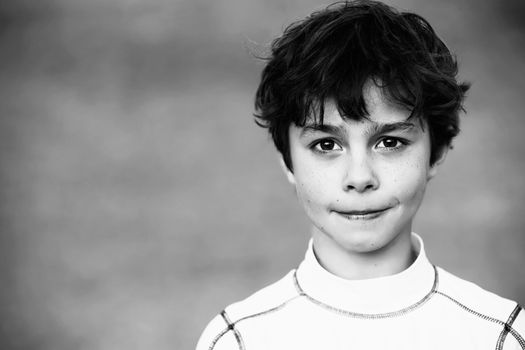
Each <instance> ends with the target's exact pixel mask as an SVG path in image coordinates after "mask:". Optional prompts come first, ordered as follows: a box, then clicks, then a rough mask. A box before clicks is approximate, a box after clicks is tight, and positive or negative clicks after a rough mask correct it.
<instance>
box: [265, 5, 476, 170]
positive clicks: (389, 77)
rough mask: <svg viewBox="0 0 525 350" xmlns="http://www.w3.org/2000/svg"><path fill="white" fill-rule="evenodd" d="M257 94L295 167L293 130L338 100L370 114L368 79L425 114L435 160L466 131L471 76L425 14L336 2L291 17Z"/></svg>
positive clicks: (348, 112) (342, 107)
mask: <svg viewBox="0 0 525 350" xmlns="http://www.w3.org/2000/svg"><path fill="white" fill-rule="evenodd" d="M267 60H268V62H267V64H266V67H265V68H264V70H263V72H262V76H261V82H260V85H259V87H258V89H257V93H256V97H255V109H256V113H255V118H256V122H257V124H258V125H260V126H262V127H265V128H268V130H269V133H270V134H271V136H272V138H273V141H274V143H275V146H276V147H277V149H278V150H279V152H281V154H282V155H283V159H284V162H285V164H286V166H287V167H288V168H289V169H290V170H292V168H293V167H292V162H291V158H290V149H289V139H288V131H289V127H290V125H291V123H295V124H296V125H297V126H304V124H305V122H306V121H307V118H309V117H311V116H314V117H315V120H316V122H317V123H320V124H322V123H323V113H324V104H325V101H327V99H330V100H333V101H334V103H335V104H336V106H337V108H338V110H339V112H340V113H341V115H342V116H343V117H344V118H351V119H355V120H359V119H361V118H367V116H368V111H367V108H366V103H365V100H364V98H363V86H364V85H365V83H366V82H367V81H369V80H370V79H372V80H373V81H374V82H375V83H376V84H377V85H378V86H380V87H381V88H383V91H384V92H386V95H387V96H389V98H390V99H391V100H392V101H393V102H396V103H399V104H401V105H403V106H405V107H407V108H408V109H409V110H410V111H411V116H410V117H411V118H412V117H416V118H423V119H424V120H426V122H427V125H428V128H429V133H430V140H431V155H430V160H429V162H430V164H431V165H432V164H434V162H435V161H436V160H437V159H439V156H440V154H441V152H442V151H443V149H444V147H450V145H451V142H452V139H453V138H454V137H455V136H456V135H457V134H458V133H459V118H458V114H459V112H460V110H462V109H463V107H462V104H463V100H464V97H465V93H466V91H467V90H468V88H469V84H467V83H458V81H457V80H456V75H457V62H456V59H455V57H454V56H453V55H452V54H451V53H450V51H449V50H448V48H447V47H446V46H445V44H444V43H443V41H441V40H440V39H439V38H438V36H437V35H436V33H435V32H434V30H433V29H432V27H431V26H430V24H429V23H428V22H427V21H426V20H425V19H424V18H422V17H421V16H418V15H416V14H413V13H408V12H398V11H397V10H395V9H393V8H391V7H389V6H387V5H385V4H383V3H380V2H376V1H365V0H362V1H345V2H337V3H334V4H332V5H330V6H328V7H327V8H326V9H324V10H321V11H318V12H314V13H313V14H311V15H310V16H309V17H307V18H306V19H304V20H302V21H298V22H295V23H292V24H291V25H290V26H288V27H287V28H286V29H285V31H284V33H283V35H282V36H281V37H279V38H277V39H275V40H274V41H273V42H272V45H271V55H270V57H268V58H267Z"/></svg>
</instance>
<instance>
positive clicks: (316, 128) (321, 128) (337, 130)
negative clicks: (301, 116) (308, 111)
mask: <svg viewBox="0 0 525 350" xmlns="http://www.w3.org/2000/svg"><path fill="white" fill-rule="evenodd" d="M316 132H324V133H327V134H332V135H337V136H346V130H345V128H344V126H342V125H331V124H310V125H305V126H303V128H302V130H301V135H300V136H301V137H303V136H307V135H310V134H315V133H316Z"/></svg>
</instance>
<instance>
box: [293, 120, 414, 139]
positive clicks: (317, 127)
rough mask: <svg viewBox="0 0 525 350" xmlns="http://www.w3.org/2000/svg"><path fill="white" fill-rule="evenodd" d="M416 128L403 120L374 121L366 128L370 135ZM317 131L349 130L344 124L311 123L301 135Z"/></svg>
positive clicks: (329, 132) (332, 132)
mask: <svg viewBox="0 0 525 350" xmlns="http://www.w3.org/2000/svg"><path fill="white" fill-rule="evenodd" d="M414 128H416V125H415V124H414V123H411V122H407V121H403V122H396V123H376V122H372V125H371V126H369V127H368V128H367V129H366V130H365V134H366V135H368V136H371V135H378V134H385V133H389V132H392V131H410V130H412V129H414ZM316 132H324V133H327V134H332V135H337V136H346V135H347V132H346V129H345V128H344V126H342V125H331V124H310V125H305V126H304V127H303V128H302V130H301V135H300V136H301V137H303V136H307V135H310V134H314V133H316Z"/></svg>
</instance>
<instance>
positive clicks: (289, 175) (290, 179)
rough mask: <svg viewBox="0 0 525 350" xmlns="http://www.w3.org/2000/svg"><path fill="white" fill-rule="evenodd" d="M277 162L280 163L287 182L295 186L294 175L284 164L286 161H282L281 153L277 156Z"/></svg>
mask: <svg viewBox="0 0 525 350" xmlns="http://www.w3.org/2000/svg"><path fill="white" fill-rule="evenodd" d="M279 164H280V165H281V169H282V170H283V171H284V174H285V175H286V178H287V179H288V182H289V183H291V184H292V185H294V186H295V176H294V174H293V173H292V171H291V170H290V169H288V167H287V166H286V163H285V162H284V158H283V156H282V155H280V156H279Z"/></svg>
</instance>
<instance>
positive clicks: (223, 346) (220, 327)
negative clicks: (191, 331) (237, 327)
mask: <svg viewBox="0 0 525 350" xmlns="http://www.w3.org/2000/svg"><path fill="white" fill-rule="evenodd" d="M196 350H239V343H238V341H237V339H236V337H235V334H234V331H233V328H232V327H230V326H229V325H228V324H227V323H226V322H225V320H224V318H223V317H221V315H217V316H215V318H213V319H212V320H211V321H210V323H209V324H208V326H206V328H205V329H204V331H203V332H202V335H201V337H200V338H199V341H198V343H197V348H196Z"/></svg>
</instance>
